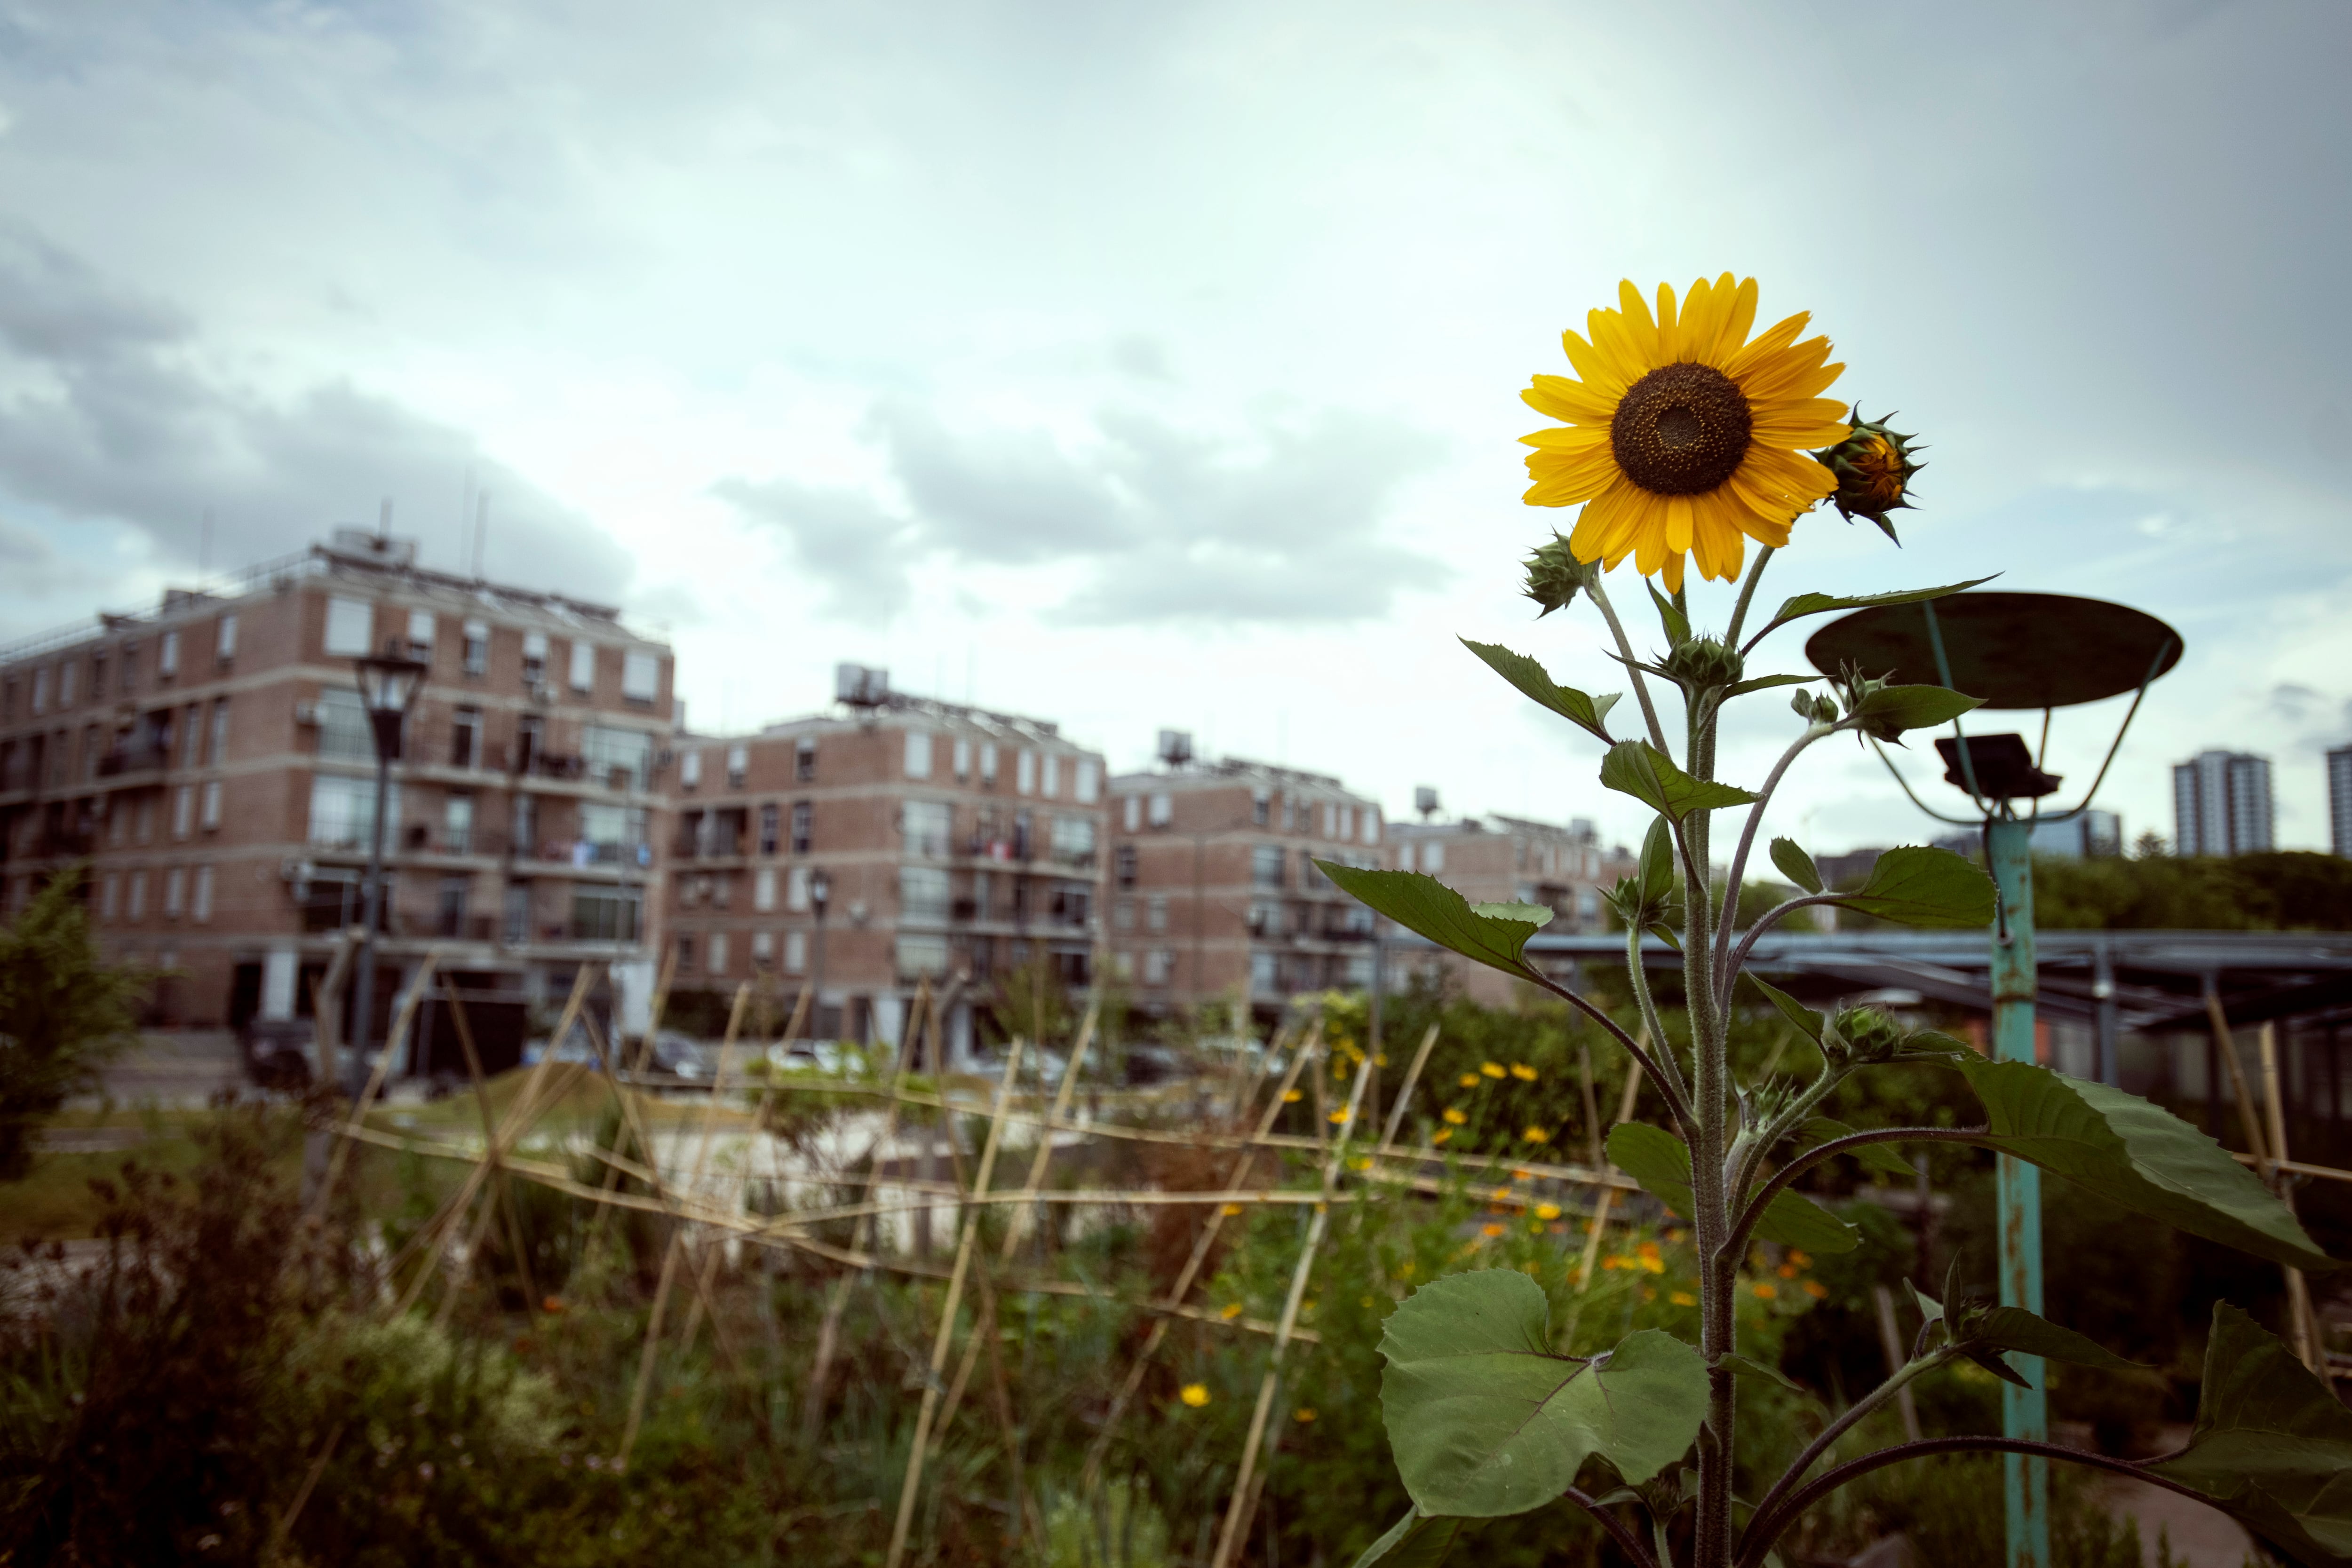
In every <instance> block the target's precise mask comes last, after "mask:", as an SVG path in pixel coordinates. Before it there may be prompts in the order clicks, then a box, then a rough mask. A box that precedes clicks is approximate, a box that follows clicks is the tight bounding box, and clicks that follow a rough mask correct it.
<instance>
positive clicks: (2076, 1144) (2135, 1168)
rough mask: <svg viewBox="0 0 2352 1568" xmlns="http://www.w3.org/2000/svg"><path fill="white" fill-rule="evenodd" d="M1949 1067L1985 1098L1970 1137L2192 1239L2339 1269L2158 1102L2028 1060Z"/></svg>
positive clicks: (2290, 1216) (2211, 1145)
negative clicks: (1980, 1125)
mask: <svg viewBox="0 0 2352 1568" xmlns="http://www.w3.org/2000/svg"><path fill="white" fill-rule="evenodd" d="M1952 1065H1953V1066H1954V1068H1955V1069H1956V1070H1957V1071H1958V1072H1959V1074H1960V1076H1961V1077H1963V1078H1965V1079H1967V1080H1968V1082H1969V1088H1971V1089H1973V1090H1975V1091H1976V1094H1977V1098H1978V1099H1979V1100H1980V1101H1982V1102H1983V1103H1984V1108H1985V1122H1986V1125H1985V1131H1984V1132H1982V1133H1979V1134H1971V1135H1970V1136H1969V1139H1968V1141H1969V1142H1970V1143H1974V1144H1979V1145H1982V1146H1984V1147H1986V1148H1990V1149H1998V1150H2000V1151H2001V1152H2002V1153H2004V1154H2010V1155H2016V1156H2017V1157H2018V1158H2019V1159H2021V1160H2024V1161H2026V1162H2028V1163H2029V1164H2032V1165H2036V1166H2041V1167H2042V1169H2043V1170H2045V1171H2048V1172H2049V1173H2050V1174H2051V1175H2053V1176H2058V1177H2061V1178H2063V1179H2064V1180H2066V1181H2069V1182H2072V1183H2074V1185H2075V1186H2080V1187H2082V1188H2083V1189H2084V1190H2085V1191H2088V1192H2094V1193H2096V1194H2098V1195H2099V1196H2100V1197H2104V1198H2106V1199H2107V1200H2108V1201H2110V1202H2112V1203H2118V1204H2121V1205H2122V1206H2123V1207H2126V1208H2128V1209H2131V1210H2132V1211H2133V1212H2135V1213H2137V1214H2144V1215H2147V1216H2148V1217H2149V1218H2154V1219H2160V1220H2162V1221H2164V1222H2165V1223H2166V1224H2167V1225H2169V1226H2172V1227H2173V1228H2176V1229H2179V1230H2186V1231H2188V1232H2189V1234H2190V1235H2192V1236H2202V1237H2204V1238H2205V1239H2207V1240H2209V1241H2219V1242H2221V1243H2222V1244H2223V1245H2225V1246H2230V1247H2235V1248H2236V1249H2239V1250H2240V1251H2242V1252H2251V1253H2252V1254H2253V1255H2254V1256H2255V1257H2257V1258H2266V1259H2269V1260H2271V1261H2272V1262H2274V1263H2284V1264H2286V1265H2288V1266H2289V1267H2292V1268H2296V1269H2301V1270H2305V1271H2306V1272H2312V1273H2321V1272H2326V1271H2327V1270H2332V1269H2335V1268H2336V1267H2338V1264H2337V1263H2336V1260H2335V1259H2333V1258H2330V1257H2329V1256H2328V1255H2327V1254H2326V1253H2325V1252H2323V1251H2321V1250H2320V1249H2319V1247H2318V1245H2317V1244H2316V1243H2315V1242H2314V1241H2313V1240H2312V1239H2311V1237H2310V1236H2309V1234H2308V1233H2306V1232H2305V1230H2304V1228H2303V1227H2302V1225H2301V1224H2300V1223H2298V1222H2297V1221H2296V1219H2295V1218H2294V1213H2293V1212H2292V1211H2291V1210H2289V1209H2288V1208H2287V1207H2286V1205H2284V1203H2281V1202H2280V1201H2279V1200H2278V1198H2277V1197H2274V1196H2273V1194H2272V1192H2271V1190H2270V1189H2269V1188H2268V1187H2266V1186H2263V1184H2262V1183H2261V1181H2259V1180H2258V1179H2256V1177H2255V1176H2254V1174H2253V1173H2252V1171H2250V1170H2248V1169H2246V1167H2245V1166H2242V1165H2240V1164H2239V1163H2238V1162H2237V1161H2236V1160H2234V1159H2232V1158H2231V1157H2230V1155H2228V1154H2227V1153H2226V1152H2224V1151H2223V1149H2222V1148H2221V1145H2219V1144H2217V1143H2215V1142H2214V1141H2213V1140H2212V1139H2210V1138H2209V1137H2207V1136H2206V1135H2205V1134H2203V1133H2200V1132H2199V1131H2198V1130H2197V1129H2196V1128H2194V1127H2192V1126H2190V1125H2189V1124H2188V1123H2186V1122H2184V1121H2182V1120H2181V1119H2180V1118H2179V1117H2178V1116H2176V1115H2174V1114H2173V1113H2171V1112H2169V1111H2167V1110H2165V1109H2164V1108H2163V1107H2162V1106H2160V1105H2153V1104H2150V1103H2148V1102H2147V1101H2145V1100H2143V1099H2141V1098H2140V1097H2139V1096H2138V1095H2137V1094H2126V1092H2123V1091H2122V1090H2120V1089H2110V1088H2109V1087H2107V1086H2106V1085H2105V1084H2104V1083H2092V1082H2085V1081H2084V1080H2082V1079H2079V1078H2069V1077H2067V1076H2065V1075H2064V1074H2063V1073H2060V1072H2053V1071H2051V1070H2050V1069H2049V1068H2046V1067H2037V1066H2035V1065H2034V1064H2033V1063H2032V1062H2030V1061H1986V1060H1985V1059H1984V1058H1982V1057H1979V1056H1976V1055H1973V1054H1970V1055H1969V1056H1965V1057H1963V1058H1961V1059H1960V1060H1959V1061H1956V1062H1954V1063H1953V1064H1952Z"/></svg>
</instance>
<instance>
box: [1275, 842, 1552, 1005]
mask: <svg viewBox="0 0 2352 1568" xmlns="http://www.w3.org/2000/svg"><path fill="white" fill-rule="evenodd" d="M1315 863H1316V865H1317V866H1318V868H1320V869H1321V871H1322V873H1323V874H1324V875H1325V876H1328V877H1329V878H1330V879H1331V880H1332V882H1334V883H1337V884H1338V885H1339V890H1340V891H1341V892H1343V893H1346V894H1350V895H1351V896H1353V897H1354V898H1356V899H1357V900H1358V901H1360V902H1361V903H1363V904H1370V906H1371V907H1372V908H1373V909H1375V910H1377V911H1378V912H1379V913H1381V914H1382V915H1387V916H1388V917H1389V918H1390V919H1391V920H1393V921H1395V922H1396V923H1397V924H1398V925H1402V926H1403V927H1404V928H1405V929H1406V930H1408V931H1417V932H1419V933H1420V934H1421V935H1422V936H1426V937H1428V938H1429V939H1430V940H1431V941H1432V942H1434V943H1436V944H1437V945H1438V946H1441V947H1450V948H1452V949H1453V950H1454V952H1456V953H1459V954H1461V955H1462V956H1464V957H1465V958H1475V959H1476V960H1478V962H1480V963H1481V964H1491V965H1493V966H1494V967H1496V968H1497V969H1500V970H1502V971H1503V972H1504V973H1505V974H1507V975H1517V976H1519V977H1521V978H1523V979H1529V980H1532V979H1537V978H1538V975H1537V974H1536V971H1535V970H1534V969H1533V968H1532V967H1529V966H1528V962H1527V960H1526V959H1525V958H1523V957H1522V956H1520V954H1521V953H1522V952H1523V951H1524V950H1525V948H1526V947H1527V945H1528V937H1530V936H1534V935H1535V934H1536V933H1537V932H1538V931H1540V930H1542V929H1543V928H1544V925H1545V924H1546V923H1547V922H1548V921H1549V920H1550V919H1551V918H1552V914H1553V912H1552V910H1551V909H1549V907H1547V906H1546V905H1544V904H1472V903H1471V902H1470V901H1469V900H1468V899H1465V898H1464V897H1463V896H1462V895H1461V894H1458V893H1456V892H1454V890H1453V889H1452V888H1450V887H1448V886H1446V885H1445V884H1444V883H1442V882H1440V881H1438V880H1437V879H1436V878H1435V877H1431V876H1423V875H1422V874H1421V873H1419V872H1411V871H1365V870H1362V869H1360V868H1359V867H1356V866H1347V865H1341V864H1339V862H1336V861H1317V862H1315Z"/></svg>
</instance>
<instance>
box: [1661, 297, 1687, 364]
mask: <svg viewBox="0 0 2352 1568" xmlns="http://www.w3.org/2000/svg"><path fill="white" fill-rule="evenodd" d="M1681 345H1682V332H1681V329H1679V328H1678V327H1677V326H1676V325H1675V287H1674V285H1673V284H1671V283H1661V284H1659V285H1658V362H1659V363H1660V364H1668V365H1670V364H1672V363H1674V362H1675V361H1676V360H1677V359H1680V358H1681V357H1682V355H1681V352H1680V350H1681Z"/></svg>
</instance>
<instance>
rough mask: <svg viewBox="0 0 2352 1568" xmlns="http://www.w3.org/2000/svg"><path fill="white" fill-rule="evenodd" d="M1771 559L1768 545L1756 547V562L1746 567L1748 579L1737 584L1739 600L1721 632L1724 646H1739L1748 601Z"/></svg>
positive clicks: (1746, 616) (1770, 549)
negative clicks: (1729, 621) (1728, 622)
mask: <svg viewBox="0 0 2352 1568" xmlns="http://www.w3.org/2000/svg"><path fill="white" fill-rule="evenodd" d="M1771 559H1772V547H1771V546H1770V545H1759V546H1758V547H1757V550H1756V564H1755V565H1754V566H1751V567H1749V568H1748V580H1747V581H1745V582H1743V583H1741V584H1740V585H1739V602H1738V603H1737V604H1735V605H1733V606H1732V607H1731V625H1730V626H1729V627H1728V628H1727V630H1726V631H1725V632H1724V633H1723V641H1724V645H1725V646H1726V647H1731V648H1737V647H1738V646H1739V629H1740V628H1741V627H1742V626H1744V625H1746V624H1747V623H1748V601H1750V600H1752V599H1754V598H1755V597H1756V585H1757V583H1759V582H1760V581H1761V580H1763V577H1764V568H1765V566H1766V565H1767V563H1769V561H1770V560H1771Z"/></svg>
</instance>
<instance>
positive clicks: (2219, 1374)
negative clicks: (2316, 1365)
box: [2148, 1301, 2352, 1563]
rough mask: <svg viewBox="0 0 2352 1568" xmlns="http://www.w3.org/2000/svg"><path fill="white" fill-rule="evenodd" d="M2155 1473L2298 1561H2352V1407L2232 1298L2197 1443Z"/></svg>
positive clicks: (2213, 1342) (2209, 1375)
mask: <svg viewBox="0 0 2352 1568" xmlns="http://www.w3.org/2000/svg"><path fill="white" fill-rule="evenodd" d="M2148 1468H2149V1469H2152V1470H2154V1471H2155V1472H2156V1473H2157V1474H2158V1475H2160V1476H2163V1477H2165V1478H2166V1479H2168V1480H2174V1481H2178V1482H2179V1483H2180V1484H2181V1485H2183V1486H2185V1487H2189V1488H2190V1489H2192V1490H2195V1491H2197V1492H2200V1493H2201V1494H2202V1495H2204V1496H2205V1497H2208V1498H2210V1499H2211V1500H2212V1501H2213V1504H2214V1506H2215V1507H2217V1508H2220V1509H2222V1510H2223V1511H2227V1512H2228V1513H2230V1514H2231V1515H2232V1516H2233V1517H2235V1518H2236V1519H2237V1520H2238V1521H2240V1522H2241V1523H2242V1524H2245V1525H2248V1526H2250V1527H2251V1528H2252V1529H2253V1530H2254V1531H2256V1532H2258V1533H2259V1534H2261V1535H2263V1536H2264V1537H2266V1538H2267V1539H2268V1540H2269V1541H2270V1542H2272V1543H2273V1544H2274V1545H2276V1546H2278V1547H2279V1548H2280V1549H2281V1550H2283V1551H2284V1552H2287V1553H2288V1554H2289V1555H2291V1556H2293V1557H2294V1558H2295V1559H2296V1560H2297V1561H2298V1562H2302V1563H2347V1562H2352V1411H2347V1410H2346V1409H2345V1407H2344V1406H2343V1405H2341V1404H2340V1403H2338V1402H2337V1400H2336V1396H2335V1394H2334V1393H2333V1392H2331V1391H2330V1390H2329V1389H2328V1387H2327V1386H2326V1385H2325V1384H2323V1383H2321V1382H2320V1380H2319V1379H2318V1378H2316V1377H2314V1376H2313V1375H2311V1373H2310V1372H2309V1371H2308V1370H2306V1369H2305V1366H2304V1364H2302V1363H2301V1362H2299V1361H2297V1360H2296V1359H2295V1358H2294V1355H2293V1354H2291V1353H2290V1352H2289V1351H2288V1350H2287V1348H2286V1346H2285V1345H2284V1344H2282V1343H2279V1341H2278V1339H2277V1337H2276V1336H2274V1335H2273V1334H2272V1333H2269V1332H2267V1331H2266V1330H2264V1329H2263V1326H2262V1325H2261V1324H2259V1323H2257V1322H2254V1320H2253V1319H2252V1318H2250V1317H2248V1316H2247V1315H2246V1314H2245V1313H2244V1312H2241V1311H2239V1310H2238V1309H2237V1308H2236V1307H2233V1306H2231V1304H2230V1303H2229V1302H2227V1301H2216V1302H2215V1303H2214V1304H2213V1332H2212V1336H2211V1337H2210V1339H2208V1340H2207V1341H2206V1343H2205V1381H2204V1385H2203V1386H2202V1387H2201V1388H2200V1390H2199V1391H2198V1396H2197V1424H2196V1425H2195V1426H2194V1427H2191V1428H2190V1429H2189V1446H2188V1447H2187V1448H2184V1449H2182V1450H2181V1451H2180V1452H2179V1453H2178V1454H2175V1455H2173V1456H2172V1457H2170V1458H2165V1459H2159V1460H2158V1461H2157V1462H2156V1463H2155V1464H2153V1465H2150V1466H2149V1467H2148Z"/></svg>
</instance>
